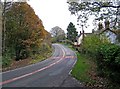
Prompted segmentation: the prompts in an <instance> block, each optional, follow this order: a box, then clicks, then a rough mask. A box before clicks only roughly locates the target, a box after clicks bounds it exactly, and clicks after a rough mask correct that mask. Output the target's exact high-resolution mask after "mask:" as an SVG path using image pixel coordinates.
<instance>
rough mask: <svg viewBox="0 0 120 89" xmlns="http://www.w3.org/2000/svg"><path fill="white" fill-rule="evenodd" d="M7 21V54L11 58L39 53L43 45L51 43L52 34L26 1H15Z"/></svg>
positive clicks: (20, 57)
mask: <svg viewBox="0 0 120 89" xmlns="http://www.w3.org/2000/svg"><path fill="white" fill-rule="evenodd" d="M5 21H6V24H5V27H6V31H5V47H6V48H5V49H6V50H5V54H8V53H10V57H11V58H15V59H16V60H20V59H24V58H27V57H29V56H30V55H32V54H35V53H39V50H40V47H41V45H43V44H46V45H48V46H50V45H51V43H50V37H51V36H50V34H49V33H48V32H47V31H46V30H45V29H44V26H43V24H42V21H41V20H40V19H39V17H38V16H37V15H36V14H35V12H34V10H33V9H32V8H31V7H30V5H28V4H27V3H26V2H19V3H18V2H17V3H13V4H12V6H11V7H10V8H9V10H8V11H7V12H6V19H5Z"/></svg>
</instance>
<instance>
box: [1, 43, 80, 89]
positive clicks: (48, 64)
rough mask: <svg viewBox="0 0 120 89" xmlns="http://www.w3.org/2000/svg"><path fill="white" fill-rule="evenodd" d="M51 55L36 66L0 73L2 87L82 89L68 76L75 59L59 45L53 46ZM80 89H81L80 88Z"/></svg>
mask: <svg viewBox="0 0 120 89" xmlns="http://www.w3.org/2000/svg"><path fill="white" fill-rule="evenodd" d="M53 48H54V52H53V55H52V56H51V57H50V58H48V59H46V60H44V61H42V62H39V63H36V64H32V65H29V66H26V67H21V68H18V69H15V70H11V71H7V72H3V73H2V82H0V85H2V87H82V85H81V84H80V83H79V82H78V81H77V80H75V79H74V78H72V77H71V76H70V71H71V69H72V67H73V65H74V64H75V62H76V60H77V58H76V55H75V53H74V52H73V51H72V50H70V49H69V48H67V47H66V46H63V45H61V44H53ZM81 89H82V88H81Z"/></svg>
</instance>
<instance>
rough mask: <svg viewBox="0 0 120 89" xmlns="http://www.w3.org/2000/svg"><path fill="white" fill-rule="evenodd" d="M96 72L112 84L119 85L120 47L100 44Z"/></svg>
mask: <svg viewBox="0 0 120 89" xmlns="http://www.w3.org/2000/svg"><path fill="white" fill-rule="evenodd" d="M96 58H97V65H98V70H99V71H101V73H102V74H103V75H105V76H107V77H108V78H110V79H111V80H112V81H114V82H119V83H120V81H119V80H120V77H119V76H120V70H119V69H120V46H118V45H115V44H102V45H100V46H99V48H98V51H97V57H96Z"/></svg>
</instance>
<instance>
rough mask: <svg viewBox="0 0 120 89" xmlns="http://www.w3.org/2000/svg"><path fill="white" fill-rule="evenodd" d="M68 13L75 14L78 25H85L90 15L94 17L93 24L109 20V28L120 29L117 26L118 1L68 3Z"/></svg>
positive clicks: (119, 11) (119, 7) (118, 20)
mask: <svg viewBox="0 0 120 89" xmlns="http://www.w3.org/2000/svg"><path fill="white" fill-rule="evenodd" d="M68 4H69V11H70V12H71V14H75V15H77V17H78V20H77V21H78V23H79V24H81V23H83V24H85V23H87V20H88V18H89V17H90V16H91V15H94V16H95V19H94V22H95V23H96V21H100V20H106V19H107V20H109V21H110V27H112V28H120V26H119V25H118V24H119V22H120V18H119V15H120V1H114V0H113V1H112V2H104V1H103V2H102V1H99V2H96V1H95V0H93V1H91V2H83V1H80V0H79V1H76V2H75V1H72V2H71V0H70V1H69V0H68Z"/></svg>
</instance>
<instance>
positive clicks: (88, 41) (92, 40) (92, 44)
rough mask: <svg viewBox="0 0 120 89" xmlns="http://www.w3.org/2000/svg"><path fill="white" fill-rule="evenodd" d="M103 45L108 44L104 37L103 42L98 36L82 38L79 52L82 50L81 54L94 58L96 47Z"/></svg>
mask: <svg viewBox="0 0 120 89" xmlns="http://www.w3.org/2000/svg"><path fill="white" fill-rule="evenodd" d="M104 43H109V41H108V40H107V38H105V37H104V40H103V39H102V40H101V39H100V36H99V35H95V34H93V35H89V36H86V37H85V38H84V41H83V43H82V45H81V46H80V49H79V50H80V51H81V50H82V51H81V52H83V53H86V54H87V55H90V56H92V57H95V56H96V52H97V49H98V47H99V46H100V45H101V44H104Z"/></svg>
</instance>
